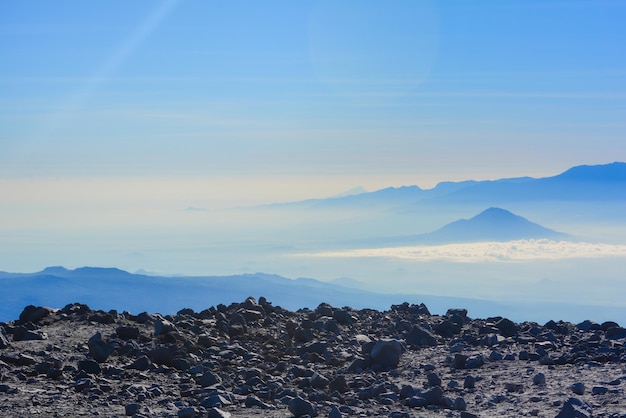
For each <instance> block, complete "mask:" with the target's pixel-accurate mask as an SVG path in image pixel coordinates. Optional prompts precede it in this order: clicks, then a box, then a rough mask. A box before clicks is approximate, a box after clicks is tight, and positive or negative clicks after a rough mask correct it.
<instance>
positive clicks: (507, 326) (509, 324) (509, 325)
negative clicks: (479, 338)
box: [496, 318, 519, 337]
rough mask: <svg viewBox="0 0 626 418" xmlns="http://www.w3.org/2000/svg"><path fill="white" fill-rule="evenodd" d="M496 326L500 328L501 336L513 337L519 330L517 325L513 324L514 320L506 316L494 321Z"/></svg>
mask: <svg viewBox="0 0 626 418" xmlns="http://www.w3.org/2000/svg"><path fill="white" fill-rule="evenodd" d="M496 328H498V330H500V334H501V335H502V336H503V337H513V336H515V335H516V334H517V333H518V331H519V327H518V326H517V325H516V324H515V322H513V321H511V320H510V319H507V318H502V319H501V320H499V321H498V322H496Z"/></svg>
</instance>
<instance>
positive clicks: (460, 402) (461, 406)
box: [452, 397, 467, 411]
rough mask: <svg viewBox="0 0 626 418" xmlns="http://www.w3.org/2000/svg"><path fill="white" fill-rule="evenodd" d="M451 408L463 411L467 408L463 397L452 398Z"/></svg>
mask: <svg viewBox="0 0 626 418" xmlns="http://www.w3.org/2000/svg"><path fill="white" fill-rule="evenodd" d="M452 409H454V410H455V411H465V410H466V409H467V403H465V399H463V398H461V397H458V398H456V399H455V400H454V403H453V404H452Z"/></svg>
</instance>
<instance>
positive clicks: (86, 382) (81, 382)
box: [74, 377, 93, 392]
mask: <svg viewBox="0 0 626 418" xmlns="http://www.w3.org/2000/svg"><path fill="white" fill-rule="evenodd" d="M92 386H93V381H92V380H91V379H89V378H86V377H85V378H81V379H78V380H77V381H76V382H74V390H75V391H76V392H84V391H87V390H89V389H90V388H91V387H92Z"/></svg>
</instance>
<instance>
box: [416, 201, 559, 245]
mask: <svg viewBox="0 0 626 418" xmlns="http://www.w3.org/2000/svg"><path fill="white" fill-rule="evenodd" d="M566 237H567V235H566V234H563V233H561V232H557V231H554V230H552V229H548V228H544V227H543V226H541V225H539V224H536V223H534V222H530V221H529V220H528V219H526V218H523V217H521V216H519V215H515V214H514V213H511V212H509V211H508V210H505V209H501V208H494V207H491V208H489V209H486V210H484V211H483V212H481V213H479V214H478V215H476V216H474V217H473V218H471V219H460V220H458V221H455V222H452V223H449V224H447V225H445V226H444V227H442V228H440V229H438V230H436V231H435V232H431V233H429V234H423V235H419V236H417V237H416V238H417V239H418V240H421V241H428V242H474V241H511V240H516V239H529V238H535V239H536V238H551V239H563V238H566Z"/></svg>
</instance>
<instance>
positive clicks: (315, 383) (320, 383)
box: [309, 373, 330, 389]
mask: <svg viewBox="0 0 626 418" xmlns="http://www.w3.org/2000/svg"><path fill="white" fill-rule="evenodd" d="M309 384H310V385H311V387H312V388H315V389H324V388H325V387H327V386H328V385H329V384H330V381H329V380H328V379H327V378H326V377H324V376H322V375H321V374H319V373H315V374H314V375H313V376H311V378H310V379H309Z"/></svg>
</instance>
